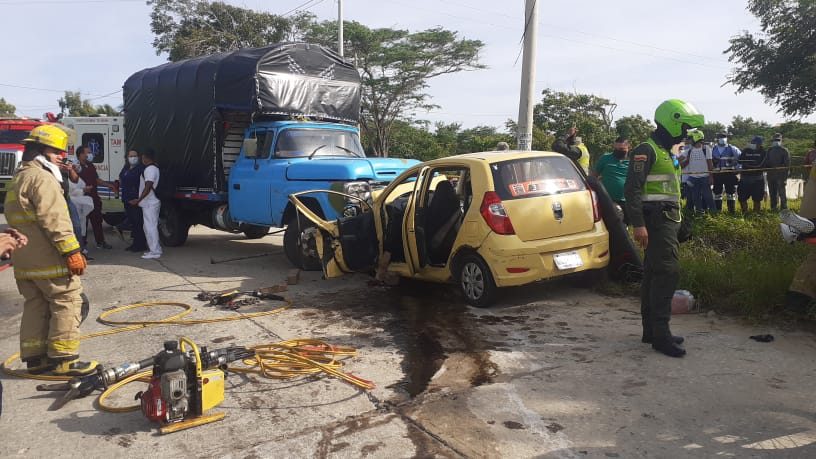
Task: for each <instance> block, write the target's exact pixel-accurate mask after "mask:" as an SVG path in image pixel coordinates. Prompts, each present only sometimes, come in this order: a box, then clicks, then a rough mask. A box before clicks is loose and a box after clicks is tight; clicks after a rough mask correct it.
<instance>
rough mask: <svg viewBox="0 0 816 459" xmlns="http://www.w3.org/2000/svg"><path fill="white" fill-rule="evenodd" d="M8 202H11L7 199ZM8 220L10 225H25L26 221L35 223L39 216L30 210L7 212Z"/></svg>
mask: <svg viewBox="0 0 816 459" xmlns="http://www.w3.org/2000/svg"><path fill="white" fill-rule="evenodd" d="M6 202H9V201H8V200H6ZM6 221H7V222H8V224H9V225H23V224H25V223H34V222H36V221H37V216H36V215H34V214H33V213H28V212H7V213H6Z"/></svg>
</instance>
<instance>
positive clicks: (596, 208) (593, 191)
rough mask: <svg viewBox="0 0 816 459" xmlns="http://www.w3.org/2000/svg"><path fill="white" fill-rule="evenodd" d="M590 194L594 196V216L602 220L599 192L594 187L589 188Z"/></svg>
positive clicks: (596, 219) (597, 219)
mask: <svg viewBox="0 0 816 459" xmlns="http://www.w3.org/2000/svg"><path fill="white" fill-rule="evenodd" d="M589 194H590V196H592V218H594V219H595V221H596V222H599V221H601V209H600V207H598V194H597V193H595V190H593V189H592V188H590V189H589Z"/></svg>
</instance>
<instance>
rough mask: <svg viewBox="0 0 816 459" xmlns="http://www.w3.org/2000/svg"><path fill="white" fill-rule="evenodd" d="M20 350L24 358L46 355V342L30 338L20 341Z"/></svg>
mask: <svg viewBox="0 0 816 459" xmlns="http://www.w3.org/2000/svg"><path fill="white" fill-rule="evenodd" d="M20 350H21V351H22V354H23V355H24V356H30V355H39V354H45V350H46V343H45V340H42V339H39V338H29V339H24V340H21V341H20Z"/></svg>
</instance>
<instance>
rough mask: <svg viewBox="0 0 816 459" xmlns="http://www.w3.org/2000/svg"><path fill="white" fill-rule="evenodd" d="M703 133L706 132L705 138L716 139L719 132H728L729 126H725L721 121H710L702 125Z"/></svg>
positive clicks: (708, 139)
mask: <svg viewBox="0 0 816 459" xmlns="http://www.w3.org/2000/svg"><path fill="white" fill-rule="evenodd" d="M702 131H703V134H705V139H706V140H707V141H711V142H713V141H715V140H716V135H717V133H719V132H725V133H727V132H728V128H726V127H725V125H724V124H722V123H720V122H719V121H713V122H709V123H705V124H703V127H702Z"/></svg>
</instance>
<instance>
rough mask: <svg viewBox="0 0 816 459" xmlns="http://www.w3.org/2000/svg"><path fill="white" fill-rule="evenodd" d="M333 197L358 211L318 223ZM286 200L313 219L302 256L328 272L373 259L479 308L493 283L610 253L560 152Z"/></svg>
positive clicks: (445, 166)
mask: <svg viewBox="0 0 816 459" xmlns="http://www.w3.org/2000/svg"><path fill="white" fill-rule="evenodd" d="M321 194H322V195H324V196H323V197H319V196H314V195H321ZM331 194H334V195H338V194H339V195H341V196H342V197H343V198H344V199H346V200H347V201H348V202H352V201H354V202H357V203H359V205H357V206H356V208H357V209H361V210H359V211H357V212H356V213H357V215H353V216H345V217H341V218H339V219H337V220H335V221H331V222H328V221H325V220H323V219H322V218H321V215H322V211H321V210H320V208H319V207H320V205H319V203H320V202H328V198H327V196H328V195H331ZM309 195H312V196H309ZM289 199H290V201H291V202H292V203H293V204H294V205H295V206H296V208H297V209H298V211H299V212H301V214H302V215H303V216H304V217H305V219H307V220H308V221H311V222H312V223H313V224H314V225H315V227H313V228H310V229H307V230H305V231H303V232H302V235H301V238H302V239H303V240H302V241H301V242H302V247H304V256H308V255H309V253H306V252H308V251H309V248H311V251H312V253H311V255H312V256H313V257H314V256H316V257H317V258H319V259H320V260H321V263H322V265H323V270H324V273H325V275H326V277H336V276H339V275H341V274H342V273H350V272H368V273H371V272H373V270H374V269H375V268H376V267H377V265H378V262H379V265H380V269H381V270H382V269H387V271H388V272H389V273H394V274H396V275H399V276H402V277H409V278H413V279H421V280H427V281H432V282H451V281H453V282H455V283H456V284H458V285H459V287H460V288H461V290H462V293H463V294H464V296H465V300H466V301H467V302H468V303H469V304H471V305H474V306H478V307H486V306H489V305H490V304H492V303H493V302H494V301H495V299H496V297H497V288H498V287H507V286H514V285H523V284H528V283H531V282H535V281H538V280H541V279H548V278H553V277H557V276H563V275H566V274H571V273H575V272H579V271H586V270H597V269H601V268H605V267H606V266H607V265H608V264H609V260H610V254H609V234H608V233H607V230H606V227H605V225H604V222H603V221H602V219H601V215H600V210H599V204H598V197H597V194H596V192H595V191H594V190H592V188H591V187H590V186H589V184H588V182H587V178H586V177H585V176H584V175H583V174H582V173H581V172H579V170H578V169H577V167H576V166H575V164H574V163H573V162H572V161H571V160H570V159H568V158H567V157H565V156H563V155H561V154H558V153H550V152H534V151H533V152H518V151H511V152H483V153H470V154H465V155H458V156H450V157H446V158H440V159H436V160H432V161H428V162H426V163H423V164H419V165H416V166H414V167H412V168H411V169H408V170H406V171H405V172H403V173H402V175H400V176H399V177H397V178H396V179H395V180H394V181H393V182H391V183H390V184H389V185H388V186H387V187H386V188H385V189H384V190H382V191H381V192H380V193H378V194H377V195H376V196H375V197H374V198H373V201H372V200H370V199H369V200H368V201H365V200H363V199H362V198H359V197H356V196H351V195H343V194H342V193H339V192H335V191H326V190H320V191H305V192H301V193H296V194H293V195H291V196H290V197H289ZM333 199H336V197H334V198H333ZM352 207H354V206H352ZM350 208H351V207H350Z"/></svg>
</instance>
